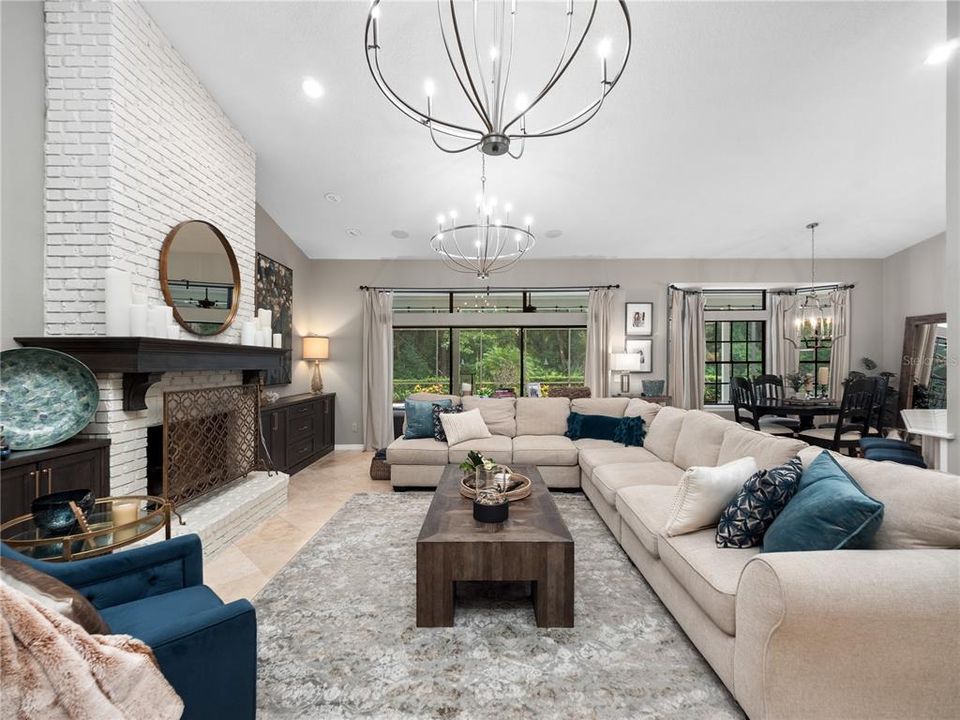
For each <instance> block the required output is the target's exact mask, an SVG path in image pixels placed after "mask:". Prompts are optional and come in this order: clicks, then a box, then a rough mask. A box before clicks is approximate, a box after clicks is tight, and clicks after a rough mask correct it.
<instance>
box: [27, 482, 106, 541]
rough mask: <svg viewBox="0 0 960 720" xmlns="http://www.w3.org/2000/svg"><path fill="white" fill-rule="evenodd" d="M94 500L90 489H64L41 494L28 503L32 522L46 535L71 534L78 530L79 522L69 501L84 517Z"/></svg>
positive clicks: (91, 507)
mask: <svg viewBox="0 0 960 720" xmlns="http://www.w3.org/2000/svg"><path fill="white" fill-rule="evenodd" d="M95 500H96V498H95V497H94V495H93V492H92V491H90V490H64V491H62V492H55V493H51V494H50V495H41V496H40V497H38V498H36V499H35V500H34V501H33V502H32V503H30V511H31V512H32V513H33V524H34V525H36V526H37V527H38V528H39V529H40V530H42V531H43V532H44V534H45V535H46V536H47V537H60V536H62V535H73V534H74V533H76V532H77V530H79V523H78V522H77V516H76V515H74V514H73V510H71V509H70V503H71V502H74V503H76V504H77V507H78V508H80V511H81V512H82V513H83V515H84V517H86V516H87V514H88V513H89V512H90V510H91V509H93V503H94V501H95Z"/></svg>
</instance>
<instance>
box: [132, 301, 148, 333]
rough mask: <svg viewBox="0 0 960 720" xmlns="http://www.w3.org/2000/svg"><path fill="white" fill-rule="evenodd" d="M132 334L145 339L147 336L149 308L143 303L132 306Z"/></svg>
mask: <svg viewBox="0 0 960 720" xmlns="http://www.w3.org/2000/svg"><path fill="white" fill-rule="evenodd" d="M130 334H131V335H133V336H134V337H144V336H145V335H146V334H147V306H146V305H145V304H141V303H134V304H132V305H130Z"/></svg>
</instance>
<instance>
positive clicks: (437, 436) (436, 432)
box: [433, 403, 463, 442]
mask: <svg viewBox="0 0 960 720" xmlns="http://www.w3.org/2000/svg"><path fill="white" fill-rule="evenodd" d="M462 412H463V405H454V406H452V407H449V406H446V407H445V406H443V405H438V404H437V403H434V405H433V439H434V440H436V441H438V442H446V441H447V434H446V433H445V432H444V431H443V423H442V422H440V416H441V415H443V414H445V413H462Z"/></svg>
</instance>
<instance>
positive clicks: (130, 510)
mask: <svg viewBox="0 0 960 720" xmlns="http://www.w3.org/2000/svg"><path fill="white" fill-rule="evenodd" d="M112 517H113V524H114V527H116V526H117V525H126V524H127V523H131V522H134V521H135V520H136V519H137V518H139V517H140V501H139V500H130V501H124V500H118V501H114V503H113V513H112ZM136 534H137V526H136V525H134V526H133V527H130V528H126V529H123V530H116V531H114V533H113V541H114V542H123V541H124V540H129V539H130V538H132V537H133V536H134V535H136Z"/></svg>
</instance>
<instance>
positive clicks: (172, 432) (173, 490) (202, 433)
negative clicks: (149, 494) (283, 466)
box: [163, 384, 261, 504]
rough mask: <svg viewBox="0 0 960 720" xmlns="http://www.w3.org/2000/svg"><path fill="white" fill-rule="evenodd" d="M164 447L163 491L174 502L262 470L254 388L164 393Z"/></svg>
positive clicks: (257, 402)
mask: <svg viewBox="0 0 960 720" xmlns="http://www.w3.org/2000/svg"><path fill="white" fill-rule="evenodd" d="M163 447H164V454H163V494H164V496H165V497H166V498H167V499H169V500H171V501H172V502H173V503H174V504H182V503H185V502H189V501H190V500H194V499H196V498H198V497H200V496H201V495H205V494H207V493H208V492H211V491H213V490H216V489H217V488H220V487H223V486H224V485H226V484H228V483H230V482H232V481H234V480H236V479H237V478H240V477H243V476H244V475H246V474H247V473H249V472H251V471H252V470H258V469H261V462H260V452H259V450H260V394H259V388H258V386H257V385H252V384H251V385H235V386H229V387H214V388H204V389H200V390H172V391H168V392H165V393H164V394H163Z"/></svg>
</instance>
